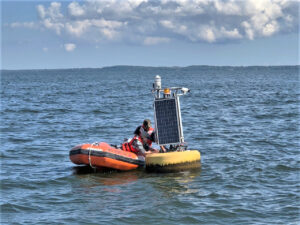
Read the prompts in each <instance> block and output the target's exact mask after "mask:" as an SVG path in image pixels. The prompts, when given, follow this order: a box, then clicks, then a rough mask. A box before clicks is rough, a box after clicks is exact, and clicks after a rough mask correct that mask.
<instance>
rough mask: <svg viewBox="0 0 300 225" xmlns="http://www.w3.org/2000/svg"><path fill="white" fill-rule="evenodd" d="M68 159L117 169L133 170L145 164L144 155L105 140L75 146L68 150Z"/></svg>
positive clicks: (77, 162) (80, 163)
mask: <svg viewBox="0 0 300 225" xmlns="http://www.w3.org/2000/svg"><path fill="white" fill-rule="evenodd" d="M70 160H71V161H72V162H73V163H75V164H78V165H90V166H91V167H96V168H112V169H117V170H133V169H136V168H138V167H139V166H144V165H145V158H144V157H142V156H137V155H136V154H134V153H132V152H127V151H123V150H121V149H117V148H114V147H112V146H110V145H109V144H107V143H105V142H100V143H94V144H83V145H78V146H75V147H74V148H72V149H71V150H70Z"/></svg>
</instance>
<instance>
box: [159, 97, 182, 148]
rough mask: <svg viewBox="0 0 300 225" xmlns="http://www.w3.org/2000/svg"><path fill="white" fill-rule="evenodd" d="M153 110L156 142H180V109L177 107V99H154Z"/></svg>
mask: <svg viewBox="0 0 300 225" xmlns="http://www.w3.org/2000/svg"><path fill="white" fill-rule="evenodd" d="M154 110H155V126H156V127H155V128H156V129H155V130H156V136H157V142H158V144H160V145H166V144H176V143H180V142H181V141H180V140H181V132H180V131H181V130H180V121H179V118H180V115H179V113H180V111H179V109H178V107H177V99H176V98H170V99H156V100H155V101H154Z"/></svg>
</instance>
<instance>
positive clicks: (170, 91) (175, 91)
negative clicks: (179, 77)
mask: <svg viewBox="0 0 300 225" xmlns="http://www.w3.org/2000/svg"><path fill="white" fill-rule="evenodd" d="M188 92H190V90H189V89H188V88H184V87H171V88H162V85H161V77H160V76H159V75H156V76H155V81H154V83H153V89H152V93H154V104H153V107H154V122H155V134H156V143H157V144H158V145H180V144H182V143H184V136H183V128H182V119H181V110H180V101H179V97H180V96H181V95H185V94H187V93H188ZM168 99H169V100H170V99H174V100H175V104H176V107H175V110H176V115H177V129H178V134H179V139H178V141H177V142H173V143H165V142H163V143H160V142H159V140H160V138H159V136H158V135H159V134H158V129H159V128H158V123H157V119H158V118H157V115H156V114H157V112H156V108H155V105H156V104H155V103H156V102H157V101H163V100H168Z"/></svg>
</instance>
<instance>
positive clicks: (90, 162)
mask: <svg viewBox="0 0 300 225" xmlns="http://www.w3.org/2000/svg"><path fill="white" fill-rule="evenodd" d="M91 151H92V149H91V148H89V164H90V167H92V168H93V169H96V167H94V166H93V165H92V160H91Z"/></svg>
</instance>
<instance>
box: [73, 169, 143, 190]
mask: <svg viewBox="0 0 300 225" xmlns="http://www.w3.org/2000/svg"><path fill="white" fill-rule="evenodd" d="M73 169H74V174H75V175H76V176H77V177H78V178H79V179H80V180H81V187H83V188H84V189H88V190H89V191H90V190H92V189H93V188H95V187H102V190H103V191H107V192H121V189H119V188H118V186H120V185H128V184H130V183H132V182H134V181H136V180H138V178H139V174H140V172H141V171H139V170H134V171H117V170H112V169H97V170H95V169H93V168H91V167H89V166H82V167H74V168H73ZM103 186H105V187H103ZM112 186H115V187H112Z"/></svg>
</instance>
